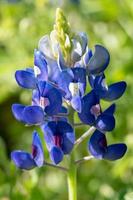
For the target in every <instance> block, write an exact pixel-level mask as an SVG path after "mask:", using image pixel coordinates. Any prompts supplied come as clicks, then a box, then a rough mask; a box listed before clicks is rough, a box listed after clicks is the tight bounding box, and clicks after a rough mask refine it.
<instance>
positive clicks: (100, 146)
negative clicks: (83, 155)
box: [88, 130, 127, 161]
mask: <svg viewBox="0 0 133 200" xmlns="http://www.w3.org/2000/svg"><path fill="white" fill-rule="evenodd" d="M88 149H89V151H90V153H91V155H93V156H94V157H95V158H97V159H105V160H111V161H114V160H117V159H120V158H122V157H123V156H124V154H125V153H126V151H127V146H126V144H124V143H117V144H112V145H107V140H106V136H105V134H103V133H101V132H100V131H98V130H96V131H95V132H94V133H93V135H92V136H91V138H90V140H89V143H88Z"/></svg>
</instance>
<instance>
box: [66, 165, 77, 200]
mask: <svg viewBox="0 0 133 200" xmlns="http://www.w3.org/2000/svg"><path fill="white" fill-rule="evenodd" d="M67 183H68V196H69V200H77V167H76V165H75V163H74V162H73V163H71V166H70V169H69V171H68V177H67Z"/></svg>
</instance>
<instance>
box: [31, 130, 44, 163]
mask: <svg viewBox="0 0 133 200" xmlns="http://www.w3.org/2000/svg"><path fill="white" fill-rule="evenodd" d="M32 156H33V159H34V161H35V163H36V165H37V166H38V167H41V166H43V164H44V153H43V147H42V143H41V139H40V137H39V135H38V133H37V132H36V131H34V132H33V141H32Z"/></svg>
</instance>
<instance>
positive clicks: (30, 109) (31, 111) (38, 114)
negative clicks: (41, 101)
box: [23, 106, 45, 125]
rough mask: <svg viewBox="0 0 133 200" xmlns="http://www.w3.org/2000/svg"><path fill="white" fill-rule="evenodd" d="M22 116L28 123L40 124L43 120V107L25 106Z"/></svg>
mask: <svg viewBox="0 0 133 200" xmlns="http://www.w3.org/2000/svg"><path fill="white" fill-rule="evenodd" d="M23 118H24V120H25V121H26V122H27V124H30V125H34V124H35V125H38V124H42V123H43V122H44V120H45V117H44V112H43V109H42V108H41V107H40V106H26V107H25V109H24V111H23Z"/></svg>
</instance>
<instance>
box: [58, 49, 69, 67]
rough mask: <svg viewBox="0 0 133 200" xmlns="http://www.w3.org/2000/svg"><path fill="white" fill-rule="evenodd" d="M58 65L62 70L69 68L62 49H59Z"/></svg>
mask: <svg viewBox="0 0 133 200" xmlns="http://www.w3.org/2000/svg"><path fill="white" fill-rule="evenodd" d="M58 67H59V69H60V71H62V70H65V69H67V66H66V65H65V60H64V58H63V55H62V52H61V50H60V51H59V55H58Z"/></svg>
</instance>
